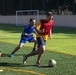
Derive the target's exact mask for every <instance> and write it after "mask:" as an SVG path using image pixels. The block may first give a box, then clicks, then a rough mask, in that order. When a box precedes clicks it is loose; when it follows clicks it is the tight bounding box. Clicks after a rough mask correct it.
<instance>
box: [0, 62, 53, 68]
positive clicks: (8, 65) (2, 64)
mask: <svg viewBox="0 0 76 75" xmlns="http://www.w3.org/2000/svg"><path fill="white" fill-rule="evenodd" d="M0 66H3V67H38V66H36V65H25V64H22V63H7V62H0ZM38 68H53V67H49V66H40V67H38Z"/></svg>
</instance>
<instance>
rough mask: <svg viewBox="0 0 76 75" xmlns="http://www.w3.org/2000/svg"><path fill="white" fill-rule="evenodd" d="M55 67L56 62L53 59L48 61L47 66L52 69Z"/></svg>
mask: <svg viewBox="0 0 76 75" xmlns="http://www.w3.org/2000/svg"><path fill="white" fill-rule="evenodd" d="M55 65H56V61H55V60H54V59H51V60H49V61H48V66H49V67H54V66H55Z"/></svg>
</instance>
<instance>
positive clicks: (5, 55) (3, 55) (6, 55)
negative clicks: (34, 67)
mask: <svg viewBox="0 0 76 75" xmlns="http://www.w3.org/2000/svg"><path fill="white" fill-rule="evenodd" d="M14 56H22V54H14ZM1 57H9V54H2V56H1Z"/></svg>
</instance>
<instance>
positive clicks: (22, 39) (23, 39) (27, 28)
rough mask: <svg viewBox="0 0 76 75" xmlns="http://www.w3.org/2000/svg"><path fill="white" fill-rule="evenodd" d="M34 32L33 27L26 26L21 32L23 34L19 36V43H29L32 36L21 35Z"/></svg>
mask: <svg viewBox="0 0 76 75" xmlns="http://www.w3.org/2000/svg"><path fill="white" fill-rule="evenodd" d="M34 30H35V26H32V27H30V25H29V24H28V25H26V26H25V28H24V30H23V33H22V35H21V39H20V43H26V41H29V42H30V41H31V40H33V39H34V37H33V36H25V35H23V34H24V33H27V34H31V33H32V32H33V31H34Z"/></svg>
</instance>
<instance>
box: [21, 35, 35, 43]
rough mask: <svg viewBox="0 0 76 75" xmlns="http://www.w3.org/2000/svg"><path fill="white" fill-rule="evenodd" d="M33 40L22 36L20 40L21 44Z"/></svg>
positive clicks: (30, 37)
mask: <svg viewBox="0 0 76 75" xmlns="http://www.w3.org/2000/svg"><path fill="white" fill-rule="evenodd" d="M33 39H34V37H33V36H28V37H24V36H22V37H21V39H20V43H26V41H29V42H30V41H31V40H33Z"/></svg>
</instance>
